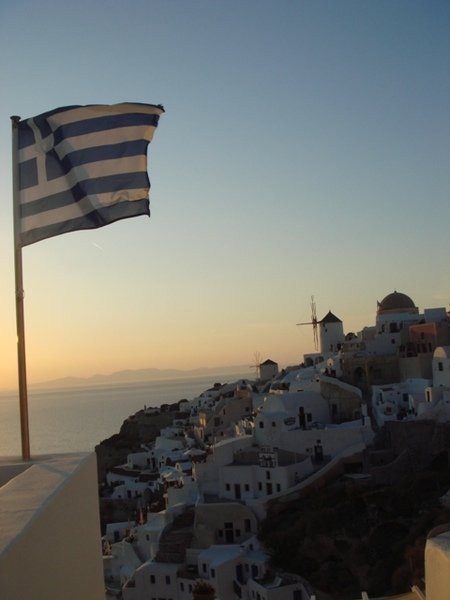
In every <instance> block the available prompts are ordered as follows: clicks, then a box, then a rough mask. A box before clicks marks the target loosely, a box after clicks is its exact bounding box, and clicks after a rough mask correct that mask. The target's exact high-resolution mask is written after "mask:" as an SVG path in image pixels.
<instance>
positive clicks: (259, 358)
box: [249, 352, 261, 379]
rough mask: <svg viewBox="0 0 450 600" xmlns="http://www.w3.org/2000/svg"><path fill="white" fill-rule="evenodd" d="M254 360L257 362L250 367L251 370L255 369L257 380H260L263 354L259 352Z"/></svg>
mask: <svg viewBox="0 0 450 600" xmlns="http://www.w3.org/2000/svg"><path fill="white" fill-rule="evenodd" d="M253 360H254V361H255V362H254V363H253V364H252V365H250V367H249V368H250V369H255V378H256V379H260V367H261V354H260V353H259V352H255V354H254V356H253Z"/></svg>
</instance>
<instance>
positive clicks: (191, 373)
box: [29, 365, 252, 389]
mask: <svg viewBox="0 0 450 600" xmlns="http://www.w3.org/2000/svg"><path fill="white" fill-rule="evenodd" d="M238 373H242V374H246V376H247V377H248V378H251V377H252V373H251V371H250V370H249V367H248V365H233V366H228V367H199V368H197V369H189V370H183V369H155V368H147V369H125V370H123V371H115V372H113V373H110V374H107V375H105V374H100V373H99V374H96V375H92V376H91V377H72V376H68V377H61V378H59V379H52V380H49V381H40V382H38V383H29V388H30V389H40V388H45V389H49V388H67V387H69V388H70V387H82V386H91V385H113V384H115V383H142V382H145V381H158V380H166V379H182V378H184V377H203V376H205V377H208V376H209V375H211V376H213V375H223V376H225V375H231V374H233V375H236V374H238ZM212 383H214V382H211V385H212Z"/></svg>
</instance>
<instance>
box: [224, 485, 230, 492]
mask: <svg viewBox="0 0 450 600" xmlns="http://www.w3.org/2000/svg"><path fill="white" fill-rule="evenodd" d="M225 489H226V490H227V492H229V491H230V484H229V483H226V484H225Z"/></svg>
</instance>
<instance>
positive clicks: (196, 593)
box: [192, 579, 216, 600]
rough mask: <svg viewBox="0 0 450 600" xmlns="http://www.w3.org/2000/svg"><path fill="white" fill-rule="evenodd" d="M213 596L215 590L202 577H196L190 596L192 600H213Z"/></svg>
mask: <svg viewBox="0 0 450 600" xmlns="http://www.w3.org/2000/svg"><path fill="white" fill-rule="evenodd" d="M215 596H216V590H215V589H214V588H213V586H212V585H211V584H209V583H208V582H207V581H204V580H203V579H197V581H196V582H195V583H194V585H193V586H192V598H193V599H194V600H214V598H215Z"/></svg>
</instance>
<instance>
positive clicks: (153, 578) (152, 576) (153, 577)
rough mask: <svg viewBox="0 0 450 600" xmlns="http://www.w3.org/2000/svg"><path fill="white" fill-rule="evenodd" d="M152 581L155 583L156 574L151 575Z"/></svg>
mask: <svg viewBox="0 0 450 600" xmlns="http://www.w3.org/2000/svg"><path fill="white" fill-rule="evenodd" d="M150 583H155V576H154V575H150Z"/></svg>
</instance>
